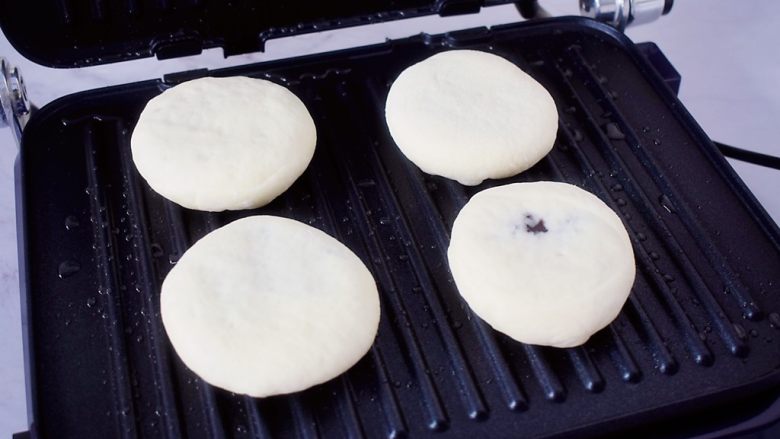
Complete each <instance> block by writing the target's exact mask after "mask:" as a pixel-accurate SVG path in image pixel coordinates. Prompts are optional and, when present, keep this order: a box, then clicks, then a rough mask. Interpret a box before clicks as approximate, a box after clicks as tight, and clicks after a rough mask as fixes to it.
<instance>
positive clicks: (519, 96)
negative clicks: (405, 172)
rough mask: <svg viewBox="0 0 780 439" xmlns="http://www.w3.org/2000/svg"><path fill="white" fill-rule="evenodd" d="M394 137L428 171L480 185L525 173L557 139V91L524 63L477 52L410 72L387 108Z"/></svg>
mask: <svg viewBox="0 0 780 439" xmlns="http://www.w3.org/2000/svg"><path fill="white" fill-rule="evenodd" d="M385 117H386V118H387V126H388V128H389V129H390V134H391V135H392V136H393V140H395V143H396V144H397V145H398V147H399V148H400V149H401V151H402V152H403V153H404V155H406V157H407V158H408V159H409V160H411V161H412V162H413V163H414V164H415V165H417V166H418V167H419V168H420V169H422V170H423V171H425V172H427V173H429V174H434V175H441V176H443V177H447V178H451V179H453V180H457V181H459V182H460V183H462V184H465V185H476V184H479V183H481V182H482V181H483V180H485V179H486V178H504V177H510V176H512V175H515V174H517V173H519V172H522V171H524V170H526V169H528V168H530V167H531V166H533V165H534V164H535V163H536V162H538V161H539V160H540V159H541V158H542V157H544V156H545V155H546V154H547V153H548V152H550V149H552V146H553V143H554V142H555V136H556V134H557V131H558V112H557V110H556V108H555V102H553V99H552V97H550V94H549V93H548V92H547V90H545V88H544V87H542V85H541V84H539V83H538V82H536V81H535V80H534V79H533V78H532V77H530V76H529V75H527V74H526V73H525V72H523V71H522V70H520V69H519V68H518V67H517V66H516V65H514V64H512V63H511V62H509V61H507V60H505V59H504V58H501V57H499V56H496V55H493V54H490V53H485V52H479V51H475V50H451V51H447V52H442V53H438V54H436V55H433V56H431V57H430V58H428V59H426V60H424V61H422V62H419V63H417V64H415V65H413V66H411V67H409V68H407V69H406V70H404V71H403V72H402V73H401V75H400V76H398V79H396V80H395V82H394V83H393V85H392V87H391V88H390V93H389V94H388V96H387V103H386V106H385Z"/></svg>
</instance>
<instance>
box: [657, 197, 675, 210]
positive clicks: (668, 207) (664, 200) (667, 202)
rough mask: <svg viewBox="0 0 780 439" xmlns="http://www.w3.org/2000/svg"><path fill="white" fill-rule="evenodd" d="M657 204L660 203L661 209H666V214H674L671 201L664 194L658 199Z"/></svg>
mask: <svg viewBox="0 0 780 439" xmlns="http://www.w3.org/2000/svg"><path fill="white" fill-rule="evenodd" d="M658 202H659V203H661V207H663V208H664V209H666V211H667V212H669V213H675V210H674V204H672V200H670V199H669V197H668V196H666V194H664V195H661V196H660V197H658Z"/></svg>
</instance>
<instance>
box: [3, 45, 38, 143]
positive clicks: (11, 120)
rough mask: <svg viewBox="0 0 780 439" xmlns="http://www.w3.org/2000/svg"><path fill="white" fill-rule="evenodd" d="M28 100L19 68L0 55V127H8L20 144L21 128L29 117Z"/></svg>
mask: <svg viewBox="0 0 780 439" xmlns="http://www.w3.org/2000/svg"><path fill="white" fill-rule="evenodd" d="M30 110H31V107H30V101H29V100H28V99H27V91H26V90H25V88H24V81H23V80H22V75H21V73H20V72H19V69H18V68H16V67H12V66H11V65H10V64H8V61H6V60H5V58H3V57H0V128H3V127H6V126H7V127H10V128H11V131H13V133H14V137H16V143H17V144H21V141H22V130H23V129H24V126H25V125H26V124H27V120H29V118H30Z"/></svg>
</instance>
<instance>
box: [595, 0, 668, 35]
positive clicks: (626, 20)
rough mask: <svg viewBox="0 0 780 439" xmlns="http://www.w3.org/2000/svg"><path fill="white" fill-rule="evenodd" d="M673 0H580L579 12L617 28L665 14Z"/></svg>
mask: <svg viewBox="0 0 780 439" xmlns="http://www.w3.org/2000/svg"><path fill="white" fill-rule="evenodd" d="M673 4H674V0H580V13H581V14H582V15H584V16H586V17H590V18H593V19H596V20H598V21H601V22H603V23H607V24H609V25H611V26H613V27H615V28H617V29H618V30H621V31H622V30H624V29H625V28H626V26H630V25H632V24H642V23H647V22H650V21H653V20H656V19H658V18H659V17H661V16H662V15H666V14H668V13H669V11H670V10H671V9H672V5H673Z"/></svg>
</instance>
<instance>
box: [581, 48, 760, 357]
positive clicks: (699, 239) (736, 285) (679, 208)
mask: <svg viewBox="0 0 780 439" xmlns="http://www.w3.org/2000/svg"><path fill="white" fill-rule="evenodd" d="M570 51H571V52H572V53H574V54H575V56H574V57H573V59H574V65H575V67H576V68H577V69H578V70H579V71H581V72H583V73H585V74H586V75H587V77H588V78H589V79H590V81H589V85H590V87H589V88H590V89H591V90H592V91H594V92H595V93H597V96H598V99H599V102H600V103H601V105H602V106H603V107H605V109H607V110H608V111H610V112H611V113H612V114H613V115H614V116H615V118H616V121H617V123H618V124H619V125H620V127H621V130H622V131H623V133H624V134H625V137H626V139H625V140H626V142H627V143H628V145H630V146H631V148H632V149H633V150H634V151H635V152H636V153H637V155H638V156H639V157H640V159H641V160H640V162H641V163H642V165H643V166H644V167H645V168H647V170H648V175H650V177H651V178H652V179H653V180H654V182H655V183H656V184H657V185H658V187H660V188H661V189H662V190H663V193H664V194H666V196H667V197H669V199H671V201H672V203H673V204H674V206H675V210H676V212H677V216H678V217H679V218H680V219H681V221H682V223H683V225H684V226H685V228H686V229H688V232H689V233H691V234H692V235H693V236H694V237H695V238H696V243H697V244H698V246H699V248H700V249H701V250H702V252H703V253H704V255H705V256H706V257H707V259H708V260H709V261H710V263H711V264H712V266H713V267H718V270H715V271H716V273H717V274H718V276H719V277H720V278H721V281H723V283H724V285H726V287H727V289H728V291H730V292H731V293H732V294H733V297H734V299H735V300H736V301H737V305H738V306H739V307H740V308H741V309H742V310H743V312H744V313H745V316H746V317H747V318H748V319H749V320H760V319H761V318H762V312H761V309H760V308H759V307H758V305H757V304H756V302H755V300H754V299H753V298H752V297H751V295H750V294H749V293H748V291H747V289H746V288H745V286H744V285H743V284H742V282H740V281H739V278H738V277H737V276H736V275H735V272H734V270H733V269H732V268H731V265H730V264H729V263H728V262H727V261H726V258H725V257H724V256H723V254H722V253H721V252H720V251H719V250H718V249H716V248H715V247H714V246H713V245H712V243H711V242H710V240H709V239H708V238H707V236H706V233H705V232H704V231H703V229H702V227H701V225H699V224H698V222H697V220H696V219H695V217H694V216H693V215H692V214H691V213H690V211H689V209H688V207H687V205H686V204H685V203H683V202H681V198H680V196H679V194H678V193H677V190H676V189H674V187H672V185H671V184H669V182H668V181H667V180H666V177H665V176H664V174H663V173H662V172H661V171H660V169H659V167H658V165H657V164H656V163H655V160H654V159H653V158H652V157H650V155H649V154H647V151H645V149H644V148H643V147H642V144H641V142H640V140H639V138H638V136H637V135H636V133H635V132H634V130H633V128H632V127H631V126H630V125H629V124H628V122H626V119H625V117H624V116H622V112H621V111H620V110H619V109H618V108H617V106H616V105H615V104H614V103H613V102H612V99H611V97H610V95H609V94H608V93H607V91H606V90H605V89H604V86H603V85H602V84H601V83H600V82H599V81H598V80H597V79H596V76H595V74H594V73H593V70H592V68H591V67H590V66H588V65H587V64H586V63H585V61H584V58H583V56H582V53H581V52H580V51H579V50H577V49H576V48H573V49H570ZM586 85H587V84H586ZM736 345H737V346H736V347H733V348H732V349H733V350H737V349H739V343H736Z"/></svg>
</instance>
